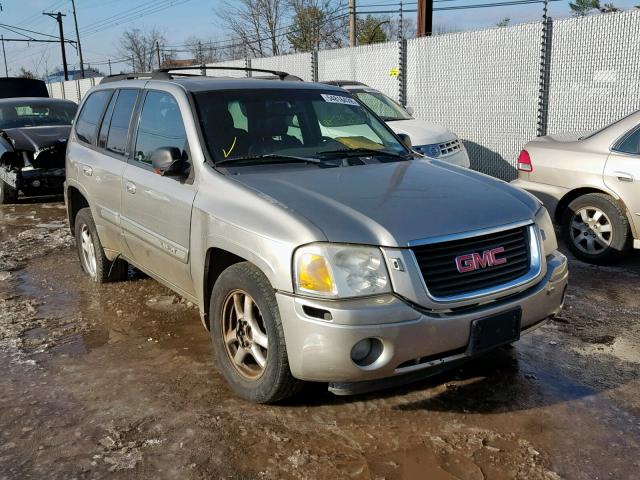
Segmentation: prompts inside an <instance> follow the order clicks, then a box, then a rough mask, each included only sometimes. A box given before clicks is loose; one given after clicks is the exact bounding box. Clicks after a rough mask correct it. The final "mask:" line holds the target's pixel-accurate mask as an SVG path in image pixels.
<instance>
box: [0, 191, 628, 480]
mask: <svg viewBox="0 0 640 480" xmlns="http://www.w3.org/2000/svg"><path fill="white" fill-rule="evenodd" d="M133 273H134V274H133V276H132V278H131V279H130V281H128V282H124V283H119V284H110V285H106V286H97V285H95V284H93V283H90V282H89V281H87V278H86V277H85V276H83V274H82V273H81V270H80V266H79V263H78V261H77V257H76V253H75V250H74V247H73V240H72V238H71V236H70V235H69V232H68V229H67V227H66V221H65V212H64V206H63V205H62V204H61V203H60V202H59V201H54V202H30V203H23V204H20V205H15V206H3V207H0V480H4V479H29V478H38V479H44V478H56V479H57V478H65V479H66V478H68V479H72V478H75V479H85V478H86V479H90V478H91V479H93V478H97V479H99V478H153V479H161V478H163V479H164V478H168V479H169V478H170V479H176V478H180V479H190V478H196V479H200V478H201V479H217V478H230V479H254V478H255V479H281V478H283V479H286V478H294V479H297V478H314V479H329V478H331V479H342V478H350V479H388V480H392V479H429V480H431V479H433V480H440V479H463V480H475V479H478V480H479V479H499V480H500V479H511V478H519V479H556V478H568V479H590V480H591V479H611V478H616V479H631V478H639V477H640V474H639V473H638V472H639V471H640V381H639V378H638V368H639V367H640V300H639V299H640V255H638V254H637V253H636V254H635V255H633V256H632V257H631V259H629V261H628V262H626V263H625V265H624V266H617V267H594V266H589V265H586V264H584V263H581V262H578V261H575V260H573V259H572V260H571V280H570V281H571V285H570V290H569V293H568V299H567V305H566V308H565V310H564V311H563V313H562V314H561V315H560V316H559V317H558V318H556V319H555V320H554V321H552V322H550V323H548V324H547V325H545V326H544V327H542V328H541V329H539V330H538V331H536V332H535V333H533V334H531V335H529V336H527V337H525V338H523V339H522V340H521V341H520V342H518V343H517V344H516V345H515V347H509V348H505V349H500V350H498V351H496V352H494V353H492V354H490V355H487V356H486V357H484V358H483V359H481V360H479V361H477V362H475V363H474V364H468V365H466V366H464V367H463V368H461V369H458V370H455V371H452V372H448V373H446V374H442V375H439V376H437V377H434V378H432V379H429V380H427V381H423V382H420V383H418V384H414V385H411V386H408V387H403V388H399V389H394V390H390V391H384V392H380V393H376V394H370V395H366V396H358V397H346V398H345V397H335V396H332V395H331V394H329V393H327V392H326V388H325V386H323V385H312V386H310V387H309V388H308V389H307V390H306V391H305V393H304V394H303V395H301V396H299V397H298V398H296V399H294V400H291V401H289V402H287V403H286V404H283V405H279V406H257V405H252V404H248V403H246V402H244V401H242V400H239V399H238V398H236V397H234V396H233V395H232V394H231V392H230V391H229V389H228V388H227V387H226V386H225V383H224V381H223V380H222V377H221V375H220V374H219V373H218V372H217V371H216V369H215V365H214V363H213V360H212V355H211V346H210V341H209V336H208V334H207V332H206V331H205V330H204V329H203V327H202V325H201V323H200V319H199V316H198V313H197V311H196V310H195V309H194V307H193V306H192V305H190V304H188V303H185V302H184V301H182V300H180V298H178V297H177V296H176V295H174V294H173V293H171V292H170V291H168V290H167V289H165V288H163V287H162V286H160V285H159V284H158V283H156V282H155V281H153V280H151V279H149V278H146V277H145V276H144V275H141V274H136V273H135V272H133Z"/></svg>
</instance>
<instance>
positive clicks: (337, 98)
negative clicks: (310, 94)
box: [320, 93, 359, 106]
mask: <svg viewBox="0 0 640 480" xmlns="http://www.w3.org/2000/svg"><path fill="white" fill-rule="evenodd" d="M320 96H321V97H322V98H324V101H325V102H329V103H342V104H343V105H355V106H358V105H359V104H358V102H357V101H356V100H355V99H353V98H351V97H345V96H343V95H330V94H328V93H321V94H320Z"/></svg>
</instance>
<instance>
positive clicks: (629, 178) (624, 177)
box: [613, 172, 634, 182]
mask: <svg viewBox="0 0 640 480" xmlns="http://www.w3.org/2000/svg"><path fill="white" fill-rule="evenodd" d="M613 174H614V175H615V176H616V177H617V179H618V180H619V181H621V182H633V181H634V178H633V175H631V174H630V173H627V172H613Z"/></svg>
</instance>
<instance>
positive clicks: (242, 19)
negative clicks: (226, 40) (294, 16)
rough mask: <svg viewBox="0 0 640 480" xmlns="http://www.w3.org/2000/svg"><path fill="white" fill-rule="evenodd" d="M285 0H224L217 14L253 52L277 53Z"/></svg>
mask: <svg viewBox="0 0 640 480" xmlns="http://www.w3.org/2000/svg"><path fill="white" fill-rule="evenodd" d="M288 12H289V5H288V3H287V1H286V0H235V1H233V2H231V1H229V0H226V1H225V2H224V3H223V6H222V8H221V9H220V10H219V12H218V15H219V16H220V18H222V20H224V22H225V23H226V24H227V25H228V30H229V32H230V33H232V34H233V35H234V36H237V37H238V38H239V40H240V42H241V44H242V46H243V47H244V48H245V49H246V51H247V53H250V54H251V55H253V56H260V57H261V56H267V55H279V54H280V53H282V49H283V46H284V40H285V37H284V33H285V32H284V30H285V29H284V28H283V27H284V25H283V22H284V20H285V18H286V16H287V14H288Z"/></svg>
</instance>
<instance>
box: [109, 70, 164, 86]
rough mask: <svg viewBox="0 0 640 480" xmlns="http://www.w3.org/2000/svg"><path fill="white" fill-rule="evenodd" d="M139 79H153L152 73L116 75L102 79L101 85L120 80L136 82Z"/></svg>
mask: <svg viewBox="0 0 640 480" xmlns="http://www.w3.org/2000/svg"><path fill="white" fill-rule="evenodd" d="M137 78H153V73H152V72H134V73H116V74H114V75H107V76H106V77H102V80H100V85H102V84H103V83H109V82H118V81H120V80H135V79H137Z"/></svg>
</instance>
